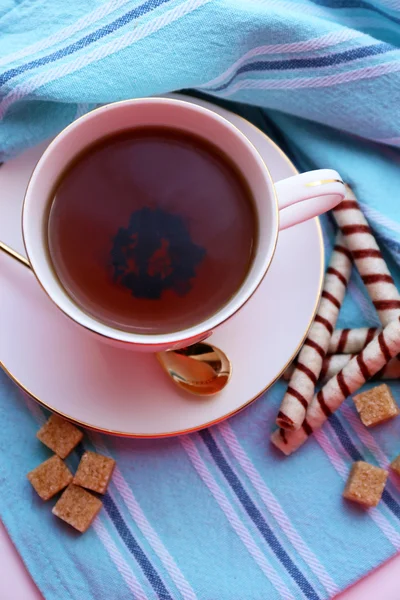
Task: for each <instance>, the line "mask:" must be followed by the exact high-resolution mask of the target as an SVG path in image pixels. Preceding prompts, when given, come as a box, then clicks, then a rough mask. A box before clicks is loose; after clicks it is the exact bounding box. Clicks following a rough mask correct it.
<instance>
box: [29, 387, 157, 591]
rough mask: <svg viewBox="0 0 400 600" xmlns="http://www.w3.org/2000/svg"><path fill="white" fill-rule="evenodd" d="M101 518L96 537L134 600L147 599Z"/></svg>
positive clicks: (32, 405)
mask: <svg viewBox="0 0 400 600" xmlns="http://www.w3.org/2000/svg"><path fill="white" fill-rule="evenodd" d="M22 394H23V397H24V400H25V404H26V406H27V408H28V410H29V412H30V413H31V415H32V416H33V418H34V419H35V420H36V421H37V422H38V423H39V425H40V426H41V425H43V423H45V422H46V420H47V419H46V415H45V414H44V412H43V411H42V409H41V408H40V407H39V406H38V405H37V403H36V402H35V401H34V400H32V399H31V398H29V396H28V395H27V394H26V393H25V392H22ZM102 520H107V521H110V522H111V519H110V518H109V517H108V516H106V513H105V511H102V513H101V514H100V515H98V516H97V517H96V518H95V520H94V521H93V523H92V526H93V528H94V531H95V532H96V535H97V537H98V538H99V540H100V542H101V543H102V544H103V546H104V548H105V550H106V552H107V554H108V555H109V557H110V559H111V560H112V562H113V563H114V565H115V566H116V568H117V570H118V572H119V573H120V575H121V577H122V578H123V580H124V581H125V583H126V585H127V586H128V588H129V589H130V591H131V592H132V593H133V594H134V597H135V600H147V596H146V594H145V592H144V590H143V588H142V586H141V585H140V583H139V581H138V580H137V578H136V576H135V575H134V573H133V571H132V569H131V568H130V567H129V565H128V564H127V563H126V561H125V559H124V558H123V556H122V554H121V553H120V552H119V550H118V548H117V547H116V546H115V544H114V542H113V540H112V538H111V536H110V535H109V534H108V532H107V530H106V528H105V526H104V525H103V523H102Z"/></svg>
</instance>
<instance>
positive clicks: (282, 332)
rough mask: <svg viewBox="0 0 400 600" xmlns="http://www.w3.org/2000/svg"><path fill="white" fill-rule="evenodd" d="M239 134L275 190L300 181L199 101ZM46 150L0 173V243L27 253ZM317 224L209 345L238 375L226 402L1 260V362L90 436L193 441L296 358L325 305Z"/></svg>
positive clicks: (305, 230) (278, 158)
mask: <svg viewBox="0 0 400 600" xmlns="http://www.w3.org/2000/svg"><path fill="white" fill-rule="evenodd" d="M186 99H187V100H190V101H192V102H196V103H198V104H201V105H203V106H206V107H208V108H211V109H212V110H215V111H217V112H218V113H220V114H221V115H222V116H224V117H225V118H227V119H229V120H230V121H231V122H232V123H234V124H235V125H236V126H237V127H238V128H240V129H241V130H242V131H243V132H244V133H245V134H246V135H247V136H248V137H249V139H250V140H251V141H252V143H253V144H254V145H255V146H256V147H257V148H258V150H259V151H260V153H261V155H262V156H263V158H264V159H265V162H266V164H267V165H268V167H269V169H270V171H271V174H272V177H273V178H274V179H276V180H278V179H282V178H285V177H289V176H290V175H292V174H294V173H295V172H296V170H295V168H294V166H293V165H292V164H291V162H290V161H289V160H288V158H287V157H286V156H285V155H284V154H283V152H282V151H281V150H280V149H279V148H278V147H277V146H276V144H274V142H272V141H271V140H270V139H269V138H268V137H267V136H265V135H264V134H263V133H262V132H261V131H259V130H258V129H256V128H255V127H254V126H253V125H251V124H250V123H248V122H247V121H245V120H244V119H242V118H240V117H238V116H236V115H234V114H233V113H230V112H229V111H226V110H224V109H221V108H218V107H216V106H214V105H211V104H209V103H207V102H203V101H201V100H193V99H189V98H186ZM45 147H46V144H42V145H41V146H39V147H36V148H34V149H31V150H28V151H27V152H25V153H24V154H23V155H21V156H20V157H18V158H16V159H14V160H12V161H10V162H8V163H7V164H5V165H3V166H2V167H1V169H0V188H1V190H2V194H1V198H0V214H1V216H2V218H1V223H0V240H2V241H3V242H5V243H7V244H9V245H10V246H12V247H13V248H15V250H17V251H19V252H21V253H23V252H24V248H23V242H22V236H21V231H20V215H21V206H22V201H23V195H24V190H25V187H26V184H27V182H28V179H29V176H30V174H31V172H32V170H33V167H34V165H35V163H36V162H37V160H38V159H39V157H40V155H41V153H42V152H43V150H44V148H45ZM323 259H324V251H323V242H322V235H321V229H320V225H319V222H318V221H317V220H313V221H309V222H307V223H303V224H302V225H298V226H297V227H294V228H292V229H289V230H286V231H284V232H283V233H281V234H280V236H279V241H278V246H277V250H276V253H275V257H274V259H273V262H272V265H271V268H270V269H269V271H268V274H267V276H266V277H265V279H264V281H263V283H262V284H261V286H260V288H259V289H258V291H257V292H256V293H255V295H254V296H253V298H252V299H251V300H250V301H249V302H248V303H247V305H246V306H245V307H244V308H243V309H242V310H241V311H240V312H239V313H238V314H237V315H236V316H235V317H233V318H232V319H231V320H230V321H229V322H227V323H226V324H225V325H224V326H223V327H221V329H220V330H218V331H217V333H215V334H214V335H213V336H212V337H211V338H210V340H211V343H212V344H215V345H217V346H219V347H220V348H221V349H223V350H224V351H225V352H226V353H227V354H228V356H229V358H230V359H231V362H232V365H233V373H232V379H231V381H230V383H229V385H228V386H227V387H226V388H225V390H224V391H223V392H221V393H220V394H219V395H218V396H214V397H212V398H206V399H199V398H198V397H196V396H192V395H190V394H188V393H185V392H183V391H181V390H179V389H178V388H177V387H176V386H175V385H174V384H173V383H172V381H170V380H169V378H168V376H167V375H166V374H165V373H164V372H163V371H162V369H161V367H160V365H159V364H158V362H157V360H156V358H155V357H154V356H153V355H149V354H139V353H134V352H133V351H132V350H129V349H126V350H125V349H116V348H113V347H112V346H110V345H108V344H106V343H104V342H103V341H101V340H97V339H96V338H94V337H92V336H91V335H90V334H88V332H86V331H85V330H83V329H82V330H81V329H80V328H79V327H78V326H76V325H74V324H73V323H72V322H71V321H70V320H69V319H67V317H65V316H64V315H63V314H62V313H61V312H60V311H59V310H58V309H57V308H56V307H55V306H54V305H53V304H52V302H51V301H50V300H49V299H48V297H47V296H46V295H45V293H44V292H43V290H42V289H41V287H40V285H39V284H38V283H37V281H36V279H35V277H34V276H33V274H32V273H31V272H30V271H29V270H28V269H26V268H25V267H23V266H22V265H20V264H19V263H17V262H15V261H13V259H11V258H10V257H9V256H7V255H5V254H4V253H3V254H1V253H0V289H1V290H2V293H1V294H0V331H1V337H0V361H1V366H2V367H3V368H4V370H5V371H6V372H7V373H8V374H9V375H10V377H11V378H12V379H14V380H15V381H16V382H17V383H18V384H19V385H20V386H21V387H22V388H23V389H24V390H26V391H27V392H28V393H29V394H30V395H31V396H32V397H34V398H35V399H36V400H37V401H38V402H40V403H41V404H43V405H44V406H46V407H47V408H49V409H50V410H52V411H54V412H57V413H59V414H61V415H64V416H66V417H68V418H69V419H71V420H73V421H76V422H77V423H80V424H81V425H84V426H86V427H91V428H94V429H97V430H100V431H103V432H105V433H114V434H119V435H126V436H140V437H160V436H166V435H175V434H178V433H186V432H188V431H192V430H196V429H201V428H203V427H206V426H207V425H210V424H213V423H216V422H218V421H221V420H222V419H225V418H227V417H229V416H230V415H232V414H234V413H236V412H237V411H239V410H240V409H242V408H244V407H245V406H247V405H248V404H250V403H251V402H252V401H253V400H255V399H256V398H257V397H258V396H260V395H261V394H262V393H263V392H264V391H265V390H266V389H267V388H268V387H269V386H270V385H271V384H272V383H273V382H274V381H275V380H276V379H277V378H278V377H279V376H280V375H281V373H282V372H283V371H284V369H285V368H286V366H287V365H288V364H289V363H290V362H291V360H292V359H293V358H294V356H295V355H296V353H297V351H298V350H299V347H300V345H301V343H302V341H303V339H304V338H305V336H306V334H307V332H308V329H309V326H310V325H311V321H312V319H313V317H314V314H315V311H316V308H317V304H318V301H319V297H320V293H321V286H322V278H323V264H324V260H323Z"/></svg>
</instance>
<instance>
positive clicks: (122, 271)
mask: <svg viewBox="0 0 400 600" xmlns="http://www.w3.org/2000/svg"><path fill="white" fill-rule="evenodd" d="M256 237H257V220H256V215H255V208H254V204H253V200H252V196H251V192H250V189H249V188H248V185H247V183H246V181H245V180H244V178H243V176H242V174H241V173H240V171H239V170H238V169H237V168H236V166H235V165H234V164H233V163H232V162H231V161H230V159H229V158H228V157H227V156H225V155H224V154H222V153H221V152H220V151H219V150H218V149H217V148H216V147H215V146H214V145H212V144H211V143H208V142H206V141H205V140H203V139H202V138H199V137H197V136H194V135H192V134H188V133H186V132H182V131H179V130H175V129H170V128H163V127H145V128H140V129H134V130H130V131H125V132H123V133H117V134H115V135H112V136H109V137H106V138H103V139H101V140H99V141H98V142H96V143H95V144H94V145H92V146H90V147H88V148H87V149H85V151H84V152H83V153H81V154H80V155H79V156H78V157H77V158H76V159H75V160H74V162H73V163H71V164H70V165H69V166H68V167H67V169H66V170H65V172H64V173H63V175H62V176H61V178H60V179H59V181H58V184H57V186H56V188H55V191H54V194H53V198H52V200H51V206H50V213H49V223H48V247H49V253H50V257H51V260H52V264H53V267H54V270H55V272H56V274H57V277H58V279H59V281H60V282H61V284H62V286H63V287H64V289H65V290H66V291H67V293H68V294H69V296H70V297H71V298H72V299H73V300H74V301H75V302H76V303H77V304H78V305H79V306H80V308H82V309H83V310H84V311H86V312H87V313H88V314H90V315H91V316H92V317H94V318H96V319H97V320H99V321H101V322H103V323H105V324H106V325H109V326H111V327H114V328H118V329H122V330H124V331H127V332H132V333H141V334H162V333H171V332H174V331H178V330H182V329H186V328H188V327H190V326H193V325H196V324H198V323H200V322H202V321H203V320H205V319H207V318H208V317H210V316H211V315H213V314H214V313H216V312H217V311H218V310H219V309H220V308H222V307H223V306H224V305H225V304H226V303H227V302H228V301H229V300H230V299H231V298H232V296H233V295H234V294H235V292H237V290H238V289H239V288H240V287H241V285H242V283H243V281H244V279H245V277H246V275H247V273H248V270H249V267H250V265H251V262H252V258H253V253H254V250H255V245H256Z"/></svg>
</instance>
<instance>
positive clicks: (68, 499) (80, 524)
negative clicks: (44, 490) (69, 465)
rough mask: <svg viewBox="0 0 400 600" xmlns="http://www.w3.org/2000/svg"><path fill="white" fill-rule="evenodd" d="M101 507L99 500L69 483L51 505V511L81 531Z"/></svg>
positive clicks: (88, 524) (84, 529) (87, 525)
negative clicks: (56, 500) (53, 504)
mask: <svg viewBox="0 0 400 600" xmlns="http://www.w3.org/2000/svg"><path fill="white" fill-rule="evenodd" d="M101 507H102V502H101V500H99V499H98V498H96V496H93V494H90V493H89V492H87V491H86V490H84V489H82V488H81V487H78V486H77V485H74V484H73V483H71V484H70V485H69V486H68V487H67V489H66V490H65V492H64V493H63V494H62V496H61V498H60V499H59V500H58V502H57V503H56V504H55V506H53V510H52V513H53V515H56V517H58V518H59V519H62V520H63V521H65V522H66V523H68V525H72V527H75V529H77V530H78V531H80V532H81V533H83V532H84V531H86V529H87V528H88V527H89V526H90V525H91V523H92V522H93V520H94V518H95V516H96V515H97V513H98V512H99V510H100V509H101Z"/></svg>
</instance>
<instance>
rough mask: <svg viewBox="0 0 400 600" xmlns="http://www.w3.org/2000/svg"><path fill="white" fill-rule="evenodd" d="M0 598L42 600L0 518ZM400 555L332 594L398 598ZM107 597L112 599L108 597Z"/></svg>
mask: <svg viewBox="0 0 400 600" xmlns="http://www.w3.org/2000/svg"><path fill="white" fill-rule="evenodd" d="M0 556H1V561H0V599H1V600H43V597H42V595H41V594H40V592H39V591H38V589H37V587H36V586H35V584H34V583H33V581H32V579H31V577H30V575H29V573H28V571H27V570H26V568H25V566H24V563H23V562H22V560H21V557H20V556H19V554H18V552H17V551H16V549H15V547H14V545H13V543H12V542H11V540H10V538H9V536H8V534H7V532H6V530H5V528H4V526H3V525H2V523H1V521H0ZM399 569H400V554H398V555H397V556H395V557H394V558H392V559H391V560H389V561H388V562H387V563H385V564H384V565H383V566H381V567H380V568H379V569H376V570H375V571H374V572H373V573H371V574H370V575H368V577H365V578H364V579H362V580H361V581H359V582H358V583H356V584H355V585H353V586H352V587H351V588H349V589H347V590H346V591H344V592H343V593H342V594H340V595H339V596H337V597H336V600H376V598H379V597H380V598H384V600H399V578H398V577H399V576H398V573H399ZM110 600H113V599H112V598H110Z"/></svg>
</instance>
